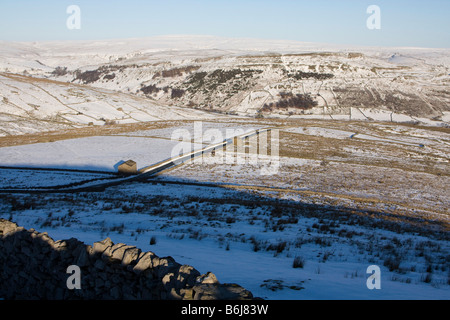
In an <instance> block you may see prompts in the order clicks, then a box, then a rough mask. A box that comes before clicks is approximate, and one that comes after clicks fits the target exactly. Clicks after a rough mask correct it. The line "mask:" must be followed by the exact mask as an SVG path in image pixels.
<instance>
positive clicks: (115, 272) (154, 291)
mask: <svg viewBox="0 0 450 320" xmlns="http://www.w3.org/2000/svg"><path fill="white" fill-rule="evenodd" d="M69 266H76V268H78V271H79V273H78V274H77V273H76V272H75V271H73V272H72V270H71V269H70V268H69ZM68 268H69V269H68ZM76 277H78V278H76ZM72 280H73V282H71V281H72ZM76 280H79V281H78V283H77V281H76ZM0 298H3V299H50V300H66V299H96V300H104V299H108V300H111V299H133V300H135V299H138V300H144V299H146V300H147V299H151V300H161V299H175V300H206V299H217V300H228V299H233V300H241V299H253V296H252V293H251V292H249V291H248V290H246V289H244V288H242V287H241V286H239V285H237V284H221V283H219V281H217V279H216V276H215V275H214V274H212V273H210V272H208V273H207V274H203V275H202V274H200V272H199V271H197V270H196V269H195V268H194V267H192V266H189V265H181V264H179V263H177V262H176V261H175V260H174V259H173V258H172V257H158V256H157V255H156V254H154V253H153V252H142V251H141V250H140V249H138V248H136V247H134V246H128V245H126V244H123V243H117V244H114V243H113V242H112V241H111V239H110V238H106V239H104V240H103V241H98V242H95V243H94V244H93V245H92V246H91V245H86V244H84V243H83V242H81V241H79V240H77V239H75V238H71V239H68V240H58V241H54V240H53V239H52V238H51V237H50V236H49V235H48V234H47V232H38V231H36V230H34V229H29V230H26V229H25V228H23V227H20V226H18V225H17V224H16V223H14V222H10V221H8V220H4V219H0Z"/></svg>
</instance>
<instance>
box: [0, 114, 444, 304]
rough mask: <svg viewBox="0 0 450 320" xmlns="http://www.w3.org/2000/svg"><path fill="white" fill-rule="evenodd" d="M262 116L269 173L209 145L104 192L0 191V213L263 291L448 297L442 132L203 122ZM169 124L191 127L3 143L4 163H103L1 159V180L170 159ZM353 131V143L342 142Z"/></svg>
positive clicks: (30, 180)
mask: <svg viewBox="0 0 450 320" xmlns="http://www.w3.org/2000/svg"><path fill="white" fill-rule="evenodd" d="M271 125H272V126H280V128H281V130H280V135H279V143H280V157H279V158H278V160H279V161H280V163H279V168H278V171H277V172H276V173H275V174H273V175H268V176H267V175H266V176H261V175H260V170H259V169H260V168H261V165H262V163H256V164H255V163H243V164H237V162H236V163H231V164H229V163H228V164H227V163H221V164H217V163H216V162H214V161H207V160H208V159H207V158H209V160H211V158H212V156H210V155H208V156H206V158H205V159H204V160H205V161H203V162H199V163H196V162H192V163H185V164H184V165H181V166H178V167H176V168H174V169H172V170H169V171H167V172H163V173H162V174H161V175H159V176H158V177H155V178H152V179H150V180H149V181H147V182H132V183H127V184H123V185H119V186H114V187H109V188H107V189H106V190H105V191H103V192H92V193H65V194H57V193H55V194H2V195H1V198H0V199H1V201H0V212H1V214H0V217H1V218H6V219H11V220H12V221H14V222H16V223H18V224H19V225H21V226H24V227H25V228H27V229H29V228H35V229H36V230H39V231H41V232H43V231H47V232H48V233H49V235H50V236H51V237H52V238H53V239H55V240H58V239H68V238H70V237H75V238H78V239H79V240H81V241H83V242H85V243H86V244H92V243H93V242H96V241H100V240H103V239H104V238H106V237H110V238H111V239H112V241H113V242H114V243H120V242H122V243H126V244H128V245H135V246H137V247H138V248H140V249H141V250H143V251H153V252H155V253H156V254H157V255H158V256H161V257H163V256H172V257H174V258H175V260H176V261H177V262H180V263H183V264H188V265H192V266H194V267H195V268H196V269H198V270H199V271H200V272H201V273H206V272H207V271H211V272H213V273H214V274H216V276H217V278H218V279H219V281H221V282H232V283H238V284H239V285H241V286H243V287H245V288H246V289H248V290H250V291H251V292H252V293H253V294H254V295H255V296H257V297H261V298H264V299H289V300H303V299H443V300H448V299H450V286H449V282H448V281H449V276H448V275H449V272H450V264H449V257H450V246H449V237H448V225H449V219H448V214H449V212H448V209H449V207H450V204H449V202H448V199H449V198H450V197H449V194H448V188H446V187H445V186H448V183H449V180H448V165H449V159H448V158H449V156H448V155H449V149H448V148H449V135H448V133H447V132H446V131H445V130H444V129H439V130H437V129H430V128H424V127H414V126H402V125H394V124H391V125H386V124H381V123H380V124H378V123H371V124H370V125H367V124H365V123H358V122H349V123H340V122H324V121H313V122H308V121H306V122H300V123H298V124H295V123H285V122H283V121H281V120H280V121H273V122H270V121H268V120H264V121H261V123H259V124H258V123H257V122H255V123H242V122H241V121H235V122H232V121H230V122H228V123H225V122H223V123H220V122H217V123H214V122H204V123H203V124H202V131H203V133H206V132H208V130H211V129H215V128H217V129H220V131H221V132H225V131H224V130H226V129H227V128H228V129H236V128H242V129H245V130H247V129H255V128H261V127H269V126H271ZM197 128H199V127H197ZM175 129H182V130H186V131H188V132H190V134H191V138H192V139H193V138H194V136H195V134H194V133H195V127H194V124H193V123H185V124H183V125H174V126H173V127H165V128H161V129H149V130H138V131H136V130H134V131H130V132H124V133H121V134H120V135H110V136H94V137H84V138H78V139H70V140H61V141H55V142H49V143H40V144H30V145H22V146H14V147H4V148H1V149H0V159H1V160H0V163H1V164H2V165H11V166H12V165H14V166H34V167H46V168H63V169H95V170H98V169H100V170H101V171H104V172H105V173H104V174H102V173H97V172H96V173H92V172H81V171H80V172H76V173H71V174H70V175H68V174H67V172H65V171H62V170H61V171H48V172H41V171H39V172H36V171H35V170H24V169H20V170H19V169H16V170H18V172H19V171H20V174H16V176H15V174H14V173H13V171H12V170H14V169H0V183H1V186H2V188H7V187H11V186H13V185H15V186H16V187H29V186H30V185H35V186H37V187H39V186H46V185H58V184H61V183H77V182H79V181H83V180H88V179H91V178H95V179H107V178H108V176H110V173H112V172H113V171H115V169H114V165H115V164H116V163H117V162H118V161H121V160H127V159H128V158H132V159H134V160H136V161H137V162H138V167H143V166H147V165H151V164H153V163H156V162H159V161H161V160H164V159H166V158H169V157H170V153H171V149H172V148H173V146H174V144H178V143H186V144H188V145H189V144H190V142H191V141H189V139H187V140H184V141H183V142H181V141H172V140H171V139H170V138H171V135H172V133H173V130H175ZM245 130H244V131H245ZM355 133H358V135H359V134H360V135H361V136H362V139H361V138H360V139H357V138H356V137H357V136H358V135H356V136H355V137H353V138H351V136H352V135H354V134H355ZM205 136H206V137H207V134H206V135H205ZM366 136H367V137H377V138H378V139H372V138H367V139H365V137H366ZM194 140H195V139H194ZM205 141H208V139H206V138H205V139H202V142H203V144H194V145H195V146H196V147H201V146H204V145H205V143H204V142H205ZM196 142H200V141H196ZM419 144H423V145H424V147H421V146H419ZM229 152H232V151H231V150H228V149H227V150H225V151H222V150H218V151H217V152H216V154H215V156H214V157H225V156H226V153H229ZM238 155H239V154H238V153H234V154H233V156H234V157H237V156H238ZM269 157H270V155H269ZM152 237H154V238H155V239H156V243H155V244H152V245H151V244H150V239H151V238H152ZM294 262H295V266H296V267H295V268H294ZM370 265H377V266H379V267H380V269H381V289H380V290H377V289H374V290H369V289H368V288H367V285H366V281H367V278H368V276H369V274H367V273H366V271H367V268H368V267H369V266H370Z"/></svg>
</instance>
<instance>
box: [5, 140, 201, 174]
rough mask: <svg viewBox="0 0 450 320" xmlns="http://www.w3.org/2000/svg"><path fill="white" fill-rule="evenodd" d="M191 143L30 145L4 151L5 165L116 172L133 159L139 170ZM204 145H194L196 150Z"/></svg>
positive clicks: (148, 141) (86, 142) (77, 142)
mask: <svg viewBox="0 0 450 320" xmlns="http://www.w3.org/2000/svg"><path fill="white" fill-rule="evenodd" d="M177 145H180V147H181V148H183V147H184V148H190V147H191V143H187V142H180V141H171V140H167V139H164V140H163V139H155V138H148V137H126V136H124V137H121V136H102V137H86V138H77V139H70V140H62V141H55V142H48V143H39V144H30V145H22V146H14V147H5V148H2V149H1V153H0V163H1V164H2V165H4V166H16V167H34V168H54V169H80V170H98V171H105V172H117V165H118V164H119V163H121V161H127V160H129V159H132V160H134V161H136V163H137V166H138V169H140V168H143V167H146V166H149V165H152V164H155V163H157V162H160V161H163V160H166V159H169V158H170V157H171V152H172V149H173V148H174V147H175V146H177ZM201 146H202V145H201V144H192V147H193V148H194V149H197V148H200V147H201Z"/></svg>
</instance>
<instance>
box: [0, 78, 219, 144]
mask: <svg viewBox="0 0 450 320" xmlns="http://www.w3.org/2000/svg"><path fill="white" fill-rule="evenodd" d="M0 104H1V106H0V136H4V135H10V134H23V133H36V132H42V131H49V130H58V129H66V128H72V127H81V126H90V125H92V126H93V125H105V124H114V123H117V124H124V123H137V122H143V121H158V120H200V119H211V118H217V117H218V116H217V115H212V114H208V113H205V112H203V111H200V110H191V109H186V108H180V107H175V106H163V105H160V104H159V103H157V102H153V101H150V100H148V99H145V98H142V97H137V96H134V95H129V94H124V93H120V92H116V91H112V90H108V89H100V88H95V87H88V86H83V85H76V84H71V83H66V82H59V81H54V80H49V79H42V78H34V77H30V76H24V75H17V74H11V73H0Z"/></svg>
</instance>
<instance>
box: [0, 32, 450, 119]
mask: <svg viewBox="0 0 450 320" xmlns="http://www.w3.org/2000/svg"><path fill="white" fill-rule="evenodd" d="M449 57H450V50H449V49H424V48H372V47H348V46H338V45H327V44H315V43H303V42H295V41H270V40H255V39H228V38H219V37H209V36H160V37H152V38H145V39H126V40H105V41H90V42H89V41H79V42H47V43H7V42H3V43H2V44H1V50H0V71H4V72H11V73H20V74H26V75H32V76H34V77H39V78H46V79H52V80H58V81H63V82H68V83H76V84H84V85H88V86H90V87H92V88H102V89H109V90H113V91H117V92H122V93H126V94H131V95H133V96H140V97H142V98H145V99H146V100H147V101H152V102H153V103H158V104H161V105H176V106H179V107H189V108H192V109H204V110H215V111H220V112H227V113H231V114H239V115H245V116H247V115H251V116H259V117H261V116H262V117H273V116H277V117H284V118H288V117H291V118H292V117H308V118H327V119H364V120H367V119H369V120H370V119H372V120H382V121H406V122H422V123H432V124H437V125H446V124H448V122H449V119H450V104H449V102H450V95H449V93H448V87H449V73H450V69H449V68H450V58H449ZM0 93H1V94H2V95H3V96H6V97H7V98H8V96H7V93H8V92H5V90H4V89H2V90H1V92H0ZM283 94H284V95H283ZM286 94H291V95H293V97H298V95H301V96H300V97H301V98H305V97H306V98H310V100H311V101H309V100H308V101H309V102H308V103H303V104H298V103H296V102H295V101H294V100H292V99H290V100H289V96H286ZM130 99H131V98H130ZM94 100H97V99H94ZM271 104H272V107H270V105H271ZM264 105H267V107H266V108H264ZM2 108H4V102H2ZM113 113H115V112H113ZM111 118H115V119H116V118H117V115H116V114H114V115H112V116H111ZM125 118H128V117H125ZM85 121H88V122H89V121H90V120H88V119H86V120H85Z"/></svg>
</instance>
